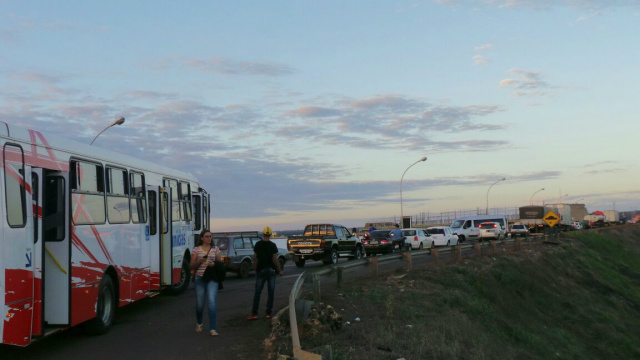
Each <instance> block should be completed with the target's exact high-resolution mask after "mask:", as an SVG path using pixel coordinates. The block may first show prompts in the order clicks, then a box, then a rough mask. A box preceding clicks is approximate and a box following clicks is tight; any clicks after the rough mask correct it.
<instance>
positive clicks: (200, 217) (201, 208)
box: [191, 192, 211, 246]
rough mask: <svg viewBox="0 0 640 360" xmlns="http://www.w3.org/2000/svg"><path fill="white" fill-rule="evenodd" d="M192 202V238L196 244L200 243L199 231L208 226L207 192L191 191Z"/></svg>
mask: <svg viewBox="0 0 640 360" xmlns="http://www.w3.org/2000/svg"><path fill="white" fill-rule="evenodd" d="M191 199H192V202H193V238H194V242H193V243H194V244H195V245H196V246H198V245H200V232H202V230H204V229H211V228H210V227H209V194H207V193H204V192H192V193H191Z"/></svg>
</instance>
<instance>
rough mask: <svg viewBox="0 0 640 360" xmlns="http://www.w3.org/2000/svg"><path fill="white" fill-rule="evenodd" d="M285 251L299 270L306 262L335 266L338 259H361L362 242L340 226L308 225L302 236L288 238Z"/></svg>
mask: <svg viewBox="0 0 640 360" xmlns="http://www.w3.org/2000/svg"><path fill="white" fill-rule="evenodd" d="M287 250H289V256H290V258H291V259H292V260H293V261H294V262H295V264H296V266H297V267H300V268H301V267H303V266H304V264H305V262H306V261H307V260H316V261H317V260H322V262H323V263H325V264H336V263H337V262H338V258H339V257H346V258H350V259H360V258H362V241H361V240H360V239H359V238H358V237H357V236H356V235H355V234H351V233H350V232H349V230H348V229H347V228H346V227H344V226H342V225H338V224H309V225H307V226H305V227H304V233H303V234H302V235H292V236H289V237H288V239H287Z"/></svg>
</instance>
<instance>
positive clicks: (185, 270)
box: [167, 258, 191, 295]
mask: <svg viewBox="0 0 640 360" xmlns="http://www.w3.org/2000/svg"><path fill="white" fill-rule="evenodd" d="M190 281H191V268H189V261H187V258H184V259H182V269H180V281H179V282H178V283H177V284H174V285H171V286H170V287H169V288H167V292H168V293H169V294H171V295H178V294H180V293H182V292H184V291H185V290H187V288H188V287H189V282H190Z"/></svg>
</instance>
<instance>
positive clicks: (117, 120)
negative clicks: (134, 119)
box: [89, 116, 124, 145]
mask: <svg viewBox="0 0 640 360" xmlns="http://www.w3.org/2000/svg"><path fill="white" fill-rule="evenodd" d="M123 123H124V116H120V117H119V118H117V119H116V120H114V121H113V122H112V123H111V124H109V125H107V127H106V128H104V129H102V131H100V132H99V133H98V135H96V137H94V138H93V140H91V144H89V145H93V142H94V141H96V139H97V138H98V136H100V135H101V134H102V133H103V132H105V131H107V129H108V128H110V127H112V126H115V125H122V124H123Z"/></svg>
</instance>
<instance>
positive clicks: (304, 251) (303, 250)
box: [300, 249, 313, 254]
mask: <svg viewBox="0 0 640 360" xmlns="http://www.w3.org/2000/svg"><path fill="white" fill-rule="evenodd" d="M312 252H313V250H311V249H300V253H301V254H310V253H312Z"/></svg>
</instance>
